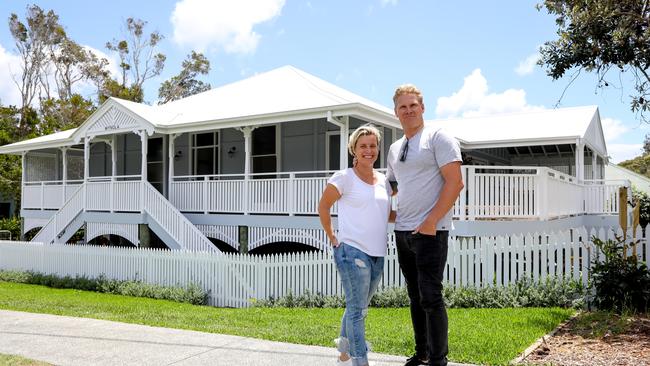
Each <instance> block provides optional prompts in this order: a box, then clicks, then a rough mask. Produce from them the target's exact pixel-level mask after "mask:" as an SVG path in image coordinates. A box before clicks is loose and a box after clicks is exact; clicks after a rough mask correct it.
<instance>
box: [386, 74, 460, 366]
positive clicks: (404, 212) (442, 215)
mask: <svg viewBox="0 0 650 366" xmlns="http://www.w3.org/2000/svg"><path fill="white" fill-rule="evenodd" d="M393 102H394V103H395V115H396V116H397V118H399V121H400V123H401V125H402V129H403V130H404V137H402V138H401V139H399V140H398V141H396V142H395V143H393V144H392V145H391V147H390V150H389V152H388V180H389V181H391V182H396V185H397V201H398V206H397V220H396V222H395V239H396V243H397V254H398V258H399V264H400V268H401V270H402V274H403V275H404V278H405V279H406V287H407V290H408V295H409V299H410V301H411V321H412V323H413V332H414V335H415V355H413V357H411V358H409V359H408V360H407V362H406V364H405V366H414V365H434V366H444V365H447V353H448V347H447V343H448V334H447V328H448V325H447V311H446V309H445V303H444V300H443V297H442V276H443V271H444V269H445V265H446V262H447V239H448V237H449V230H450V229H451V227H452V222H451V215H452V213H451V211H450V210H451V208H452V207H453V205H454V202H455V201H456V198H457V197H458V194H459V193H460V191H461V190H462V189H463V180H462V176H461V172H460V165H461V161H462V158H461V154H460V147H459V145H458V141H456V139H454V138H453V137H451V136H449V135H448V134H446V133H445V132H444V131H442V130H440V129H438V128H435V127H428V126H427V127H425V126H424V117H423V115H424V103H423V101H422V94H421V93H420V91H419V90H418V89H417V88H416V87H415V86H413V85H402V86H400V87H398V88H397V90H396V91H395V95H394V96H393Z"/></svg>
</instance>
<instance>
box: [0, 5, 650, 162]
mask: <svg viewBox="0 0 650 366" xmlns="http://www.w3.org/2000/svg"><path fill="white" fill-rule="evenodd" d="M29 4H36V5H39V6H40V7H41V8H43V9H45V10H50V9H52V10H54V12H55V13H57V14H58V15H59V16H60V22H61V23H62V24H63V25H64V26H65V28H66V31H67V33H68V35H69V36H70V37H71V38H72V39H74V40H75V41H77V42H78V43H80V44H83V45H85V46H88V47H91V48H93V49H95V50H97V51H98V52H103V53H106V54H108V56H109V57H114V56H113V55H111V54H110V52H109V51H108V50H107V49H106V48H105V47H104V45H105V43H106V42H107V41H111V40H113V39H119V38H121V37H122V35H123V29H124V21H125V19H126V18H128V17H135V18H140V19H143V20H146V21H147V22H148V25H147V28H146V30H148V31H153V30H157V31H159V32H160V33H162V34H163V35H164V36H165V37H166V38H165V39H164V40H163V42H162V43H161V45H160V51H161V52H163V53H164V54H166V56H167V62H166V66H165V69H164V71H163V73H162V75H160V76H159V77H156V78H154V79H151V80H149V81H148V82H147V83H146V84H145V99H146V101H148V102H150V103H154V102H155V101H156V98H157V89H158V86H159V85H160V83H161V82H162V81H163V80H166V79H168V78H169V77H171V76H173V75H175V74H176V73H178V71H179V69H180V64H181V62H182V60H183V59H184V58H185V57H186V55H187V54H189V53H190V52H191V51H192V50H198V51H201V52H203V53H204V54H205V55H206V56H207V57H208V59H209V60H210V62H211V66H212V70H211V72H210V75H209V76H207V77H205V78H203V80H204V81H208V82H210V83H211V84H212V86H213V87H215V86H219V85H223V84H226V83H229V82H233V81H237V80H240V79H242V78H245V77H248V76H251V75H254V74H255V73H260V72H264V71H268V70H271V69H273V68H276V67H279V66H283V65H287V64H290V65H293V66H295V67H298V68H300V69H302V70H304V71H306V72H308V73H311V74H313V75H315V76H318V77H320V78H322V79H325V80H327V81H329V82H332V83H334V84H336V85H338V86H340V87H343V88H345V89H348V90H350V91H352V92H355V93H357V94H359V95H362V96H364V97H366V98H369V99H371V100H375V101H377V102H379V103H382V104H384V105H386V106H388V107H391V106H392V101H391V97H392V92H393V90H394V88H395V86H397V85H399V84H402V83H405V82H411V83H414V84H416V85H418V86H419V87H420V88H421V89H422V91H423V93H424V95H425V106H426V108H427V109H426V115H425V117H426V118H427V119H436V118H446V117H455V116H471V115H478V114H488V113H497V112H513V111H524V110H532V109H539V108H554V107H555V106H556V104H557V102H558V99H559V98H560V96H561V95H562V92H563V91H564V89H565V87H566V86H567V84H568V83H569V79H568V78H565V79H563V80H558V81H555V82H554V81H552V80H551V79H550V78H549V77H548V76H546V74H545V72H544V70H543V69H541V68H540V67H539V66H534V65H533V64H534V61H535V60H536V54H537V49H538V47H539V46H540V45H541V44H543V43H544V41H547V40H551V39H553V38H554V37H555V32H556V27H555V22H554V18H553V17H551V16H550V15H548V14H547V13H546V11H544V10H542V11H537V10H536V9H535V5H536V4H537V1H524V0H503V1H498V2H488V1H465V0H463V1H454V2H451V1H424V0H418V1H416V0H355V1H350V0H311V1H306V0H286V1H285V0H235V1H221V0H157V1H145V0H142V1H134V0H130V1H125V0H112V1H90V0H66V1H56V0H40V1H38V0H34V1H22V0H5V1H2V2H1V3H0V14H2V15H3V20H4V23H0V100H2V102H3V103H5V104H8V103H12V102H13V103H15V101H16V98H17V94H16V93H17V89H16V87H15V85H14V84H13V82H12V81H11V77H12V76H11V75H12V73H13V74H16V71H18V70H17V66H16V63H15V62H16V58H15V45H14V42H13V39H12V38H11V35H10V33H9V29H8V26H7V19H8V18H9V16H10V14H11V13H16V14H18V15H19V17H21V19H24V15H25V9H26V7H27V6H28V5H29ZM12 65H13V66H12ZM113 67H114V69H115V66H113ZM115 70H116V69H115ZM612 79H613V80H611V81H612V84H616V83H618V80H619V78H618V75H612ZM623 80H625V77H624V78H623ZM595 81H596V79H595V77H594V76H593V75H589V74H585V73H583V74H582V75H581V76H580V77H579V78H578V79H577V80H576V81H575V82H574V83H573V84H572V85H571V86H570V87H569V88H568V90H567V91H566V93H565V95H564V97H563V98H562V101H561V106H562V107H572V106H582V105H594V104H595V105H598V106H599V108H600V114H601V118H602V120H603V127H604V131H605V138H606V140H607V143H608V151H609V154H610V156H611V157H612V161H613V162H619V161H622V160H625V159H629V158H631V157H634V156H637V155H639V154H640V152H641V145H642V141H643V137H644V136H645V134H646V133H648V132H650V126H649V125H647V124H644V123H641V122H640V121H639V120H638V118H636V116H635V115H634V114H633V113H632V112H630V110H629V99H628V95H629V94H630V93H632V92H633V88H632V86H631V85H630V84H629V83H626V82H625V81H623V85H622V89H621V88H611V89H608V90H598V89H596V86H595V85H596V84H595Z"/></svg>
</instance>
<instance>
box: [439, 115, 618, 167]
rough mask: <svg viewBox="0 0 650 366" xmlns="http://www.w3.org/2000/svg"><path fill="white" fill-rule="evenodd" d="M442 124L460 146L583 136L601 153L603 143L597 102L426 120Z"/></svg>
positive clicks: (553, 142) (530, 142)
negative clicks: (594, 103)
mask: <svg viewBox="0 0 650 366" xmlns="http://www.w3.org/2000/svg"><path fill="white" fill-rule="evenodd" d="M427 123H428V124H430V125H434V126H439V127H442V128H444V129H445V130H446V131H447V132H449V133H450V134H451V135H452V136H454V137H456V138H457V139H458V140H459V141H460V142H461V145H462V146H463V147H464V148H488V147H508V146H516V145H519V146H523V145H556V144H572V143H575V142H576V140H577V139H583V140H584V142H585V143H586V145H587V146H589V147H590V148H591V149H593V150H595V151H597V152H598V154H600V155H601V156H607V147H606V144H605V139H604V137H603V133H602V127H601V124H600V114H599V113H598V107H597V106H586V107H573V108H559V109H545V110H539V111H529V112H519V113H510V114H499V115H490V116H483V117H470V118H457V119H445V120H432V121H427Z"/></svg>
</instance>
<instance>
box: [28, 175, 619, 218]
mask: <svg viewBox="0 0 650 366" xmlns="http://www.w3.org/2000/svg"><path fill="white" fill-rule="evenodd" d="M332 173H333V171H305V172H276V173H261V174H250V175H248V176H245V175H243V174H221V175H200V176H176V177H173V179H172V182H171V185H170V187H169V195H168V199H169V201H170V202H171V203H172V204H173V205H174V206H175V207H176V208H177V209H179V210H180V211H182V212H188V213H189V212H197V213H243V214H284V215H316V214H317V213H318V201H319V199H320V196H321V194H322V192H323V189H324V188H325V186H326V184H327V179H328V178H329V177H330V176H331V174H332ZM462 174H463V180H464V182H465V188H464V189H463V191H462V192H461V193H460V195H459V198H458V199H457V201H456V203H455V205H454V208H453V212H454V217H455V218H456V219H459V220H484V219H487V220H489V219H550V218H556V217H562V216H570V215H580V214H616V213H618V207H619V202H618V200H619V198H618V188H619V187H620V186H622V185H629V183H627V182H626V181H602V180H601V181H586V182H584V183H578V182H576V179H575V178H574V177H573V176H570V175H567V174H564V173H561V172H558V171H556V170H552V169H549V168H545V167H512V166H463V167H462ZM139 180H140V176H138V175H133V176H117V177H93V178H90V179H89V181H88V183H87V185H88V187H87V189H88V197H89V198H88V200H87V201H86V203H87V206H86V209H88V210H98V211H111V212H113V211H120V212H138V211H140V210H141V209H142V202H141V197H140V195H141V192H140V190H138V189H136V188H137V187H136V186H138V184H139ZM79 183H80V182H77V181H75V182H74V183H71V182H68V183H66V184H63V183H62V182H58V183H57V182H55V181H51V182H38V183H26V184H25V185H24V186H23V189H24V195H23V208H26V209H57V208H60V207H61V205H62V202H64V201H63V199H62V197H63V194H64V193H65V194H66V196H67V197H68V198H69V195H70V194H71V192H73V187H78V184H79ZM75 184H76V185H75ZM332 211H333V213H336V207H334V208H333V210H332Z"/></svg>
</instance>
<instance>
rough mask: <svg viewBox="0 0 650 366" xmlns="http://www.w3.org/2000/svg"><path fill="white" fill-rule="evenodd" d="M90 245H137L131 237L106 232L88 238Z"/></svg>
mask: <svg viewBox="0 0 650 366" xmlns="http://www.w3.org/2000/svg"><path fill="white" fill-rule="evenodd" d="M88 244H89V245H99V246H110V247H126V248H132V247H135V246H136V245H135V244H134V243H132V242H131V241H130V240H129V239H127V238H125V237H122V236H120V235H115V234H105V235H99V236H96V237H94V238H92V239H90V240H88Z"/></svg>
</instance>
